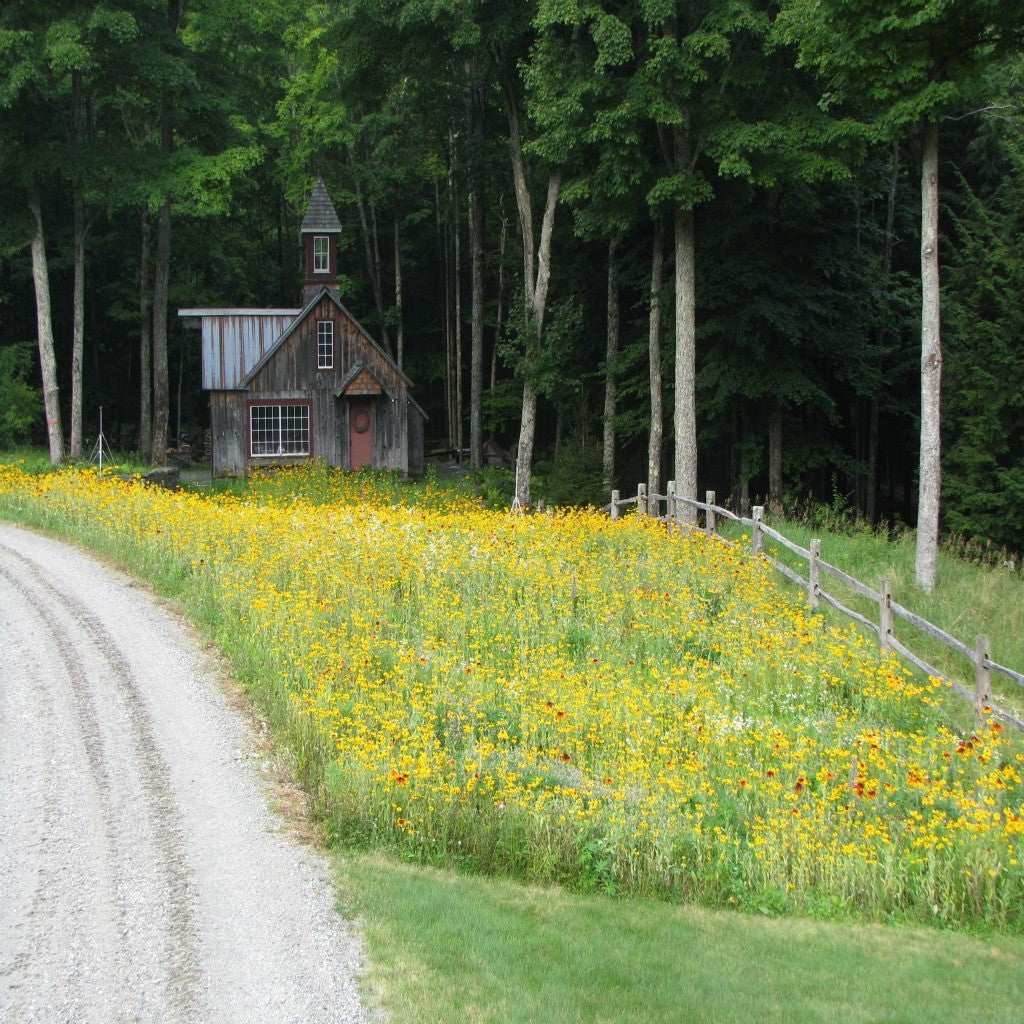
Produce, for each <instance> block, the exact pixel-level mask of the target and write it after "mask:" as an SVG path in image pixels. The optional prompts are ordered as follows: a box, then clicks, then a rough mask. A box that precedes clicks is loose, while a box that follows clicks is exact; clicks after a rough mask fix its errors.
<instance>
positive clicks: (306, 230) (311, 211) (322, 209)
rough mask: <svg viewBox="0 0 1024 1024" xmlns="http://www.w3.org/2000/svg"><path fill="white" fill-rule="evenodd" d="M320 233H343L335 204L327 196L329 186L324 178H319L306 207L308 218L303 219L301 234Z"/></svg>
mask: <svg viewBox="0 0 1024 1024" xmlns="http://www.w3.org/2000/svg"><path fill="white" fill-rule="evenodd" d="M320 231H332V232H333V231H337V232H340V231H341V221H340V220H338V213H337V211H336V210H335V209H334V203H332V202H331V197H330V196H329V195H328V194H327V186H326V185H325V184H324V179H323V178H317V179H316V184H315V185H314V186H313V195H312V196H311V197H310V199H309V206H308V207H306V216H305V217H303V218H302V227H301V228H300V229H299V234H302V235H306V234H310V233H313V232H320Z"/></svg>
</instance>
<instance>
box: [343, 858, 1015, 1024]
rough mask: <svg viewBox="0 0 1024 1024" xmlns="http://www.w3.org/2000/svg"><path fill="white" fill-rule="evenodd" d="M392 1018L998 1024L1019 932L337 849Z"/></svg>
mask: <svg viewBox="0 0 1024 1024" xmlns="http://www.w3.org/2000/svg"><path fill="white" fill-rule="evenodd" d="M337 865H338V874H339V877H340V879H341V886H342V892H343V903H344V905H345V907H346V909H347V910H348V911H349V912H350V913H351V912H355V913H356V914H357V915H358V916H359V917H360V918H361V919H362V930H363V934H364V937H365V940H366V943H367V951H368V954H369V961H370V968H369V973H368V977H367V983H368V989H369V991H370V992H371V993H372V997H373V998H374V999H375V1000H376V1001H379V1003H380V1004H381V1005H382V1006H383V1008H384V1009H385V1010H386V1011H387V1012H388V1013H389V1014H390V1019H391V1020H392V1021H393V1022H394V1024H405V1022H409V1024H411V1022H416V1024H435V1022H436V1024H441V1022H445V1024H449V1022H451V1024H456V1022H467V1024H468V1022H472V1024H491V1022H493V1024H575V1022H579V1024H583V1022H595V1024H596V1022H600V1024H619V1022H622V1024H627V1022H628V1024H639V1022H643V1024H662V1022H664V1024H668V1022H673V1024H684V1022H686V1024H690V1022H694V1024H696V1022H705V1021H706V1022H714V1024H733V1022H735V1024H750V1022H757V1024H769V1022H775V1021H777V1022H779V1024H804V1022H806V1024H826V1022H833V1021H834V1022H836V1024H860V1022H864V1024H867V1022H882V1021H885V1022H891V1024H896V1022H906V1024H930V1022H934V1024H956V1022H960V1021H962V1022H965V1024H966V1022H971V1024H990V1022H991V1024H996V1022H1005V1024H1010V1022H1014V1024H1016V1022H1019V1021H1020V1020H1021V1013H1022V1010H1021V1003H1020V979H1021V978H1022V977H1024V942H1022V941H1021V940H1020V939H1013V938H1007V937H1000V938H986V939H978V938H972V937H970V936H965V935H957V934H950V933H944V932H937V931H931V930H927V931H923V930H913V929H909V928H893V927H883V926H873V925H839V924H828V923H821V922H817V921H814V922H810V921H805V920H800V919H793V918H787V919H769V918H764V917H757V916H753V917H751V916H747V915H743V914H738V913H729V912H712V911H705V910H699V909H695V908H690V907H681V906H672V905H668V904H665V903H660V902H653V901H652V902H648V901H644V900H613V899H609V898H606V897H594V896H590V897H587V896H578V895H572V894H569V893H566V892H564V891H562V890H559V889H542V888H535V887H527V886H522V885H517V884H515V883H512V882H509V881H504V880H494V879H485V878H479V877H467V876H463V875H459V874H454V873H450V872H442V871H438V870H434V869H429V868H423V867H416V866H411V865H407V864H402V863H398V862H396V861H394V860H391V859H388V858H386V857H384V856H381V855H377V854H365V855H340V856H339V857H338V859H337Z"/></svg>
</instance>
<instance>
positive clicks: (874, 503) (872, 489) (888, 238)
mask: <svg viewBox="0 0 1024 1024" xmlns="http://www.w3.org/2000/svg"><path fill="white" fill-rule="evenodd" d="M899 177H900V143H899V140H898V139H894V140H893V144H892V173H891V175H890V176H889V197H888V200H887V203H886V210H885V255H884V257H883V261H882V267H883V271H884V278H883V282H884V288H885V298H886V302H885V308H884V310H883V325H882V328H881V330H880V331H879V332H878V347H879V349H880V352H879V357H880V359H881V361H882V370H883V371H884V370H885V356H886V351H887V347H888V346H887V344H886V342H887V339H888V331H887V329H886V326H885V321H886V320H887V319H888V317H889V314H890V309H889V301H888V299H889V292H890V280H889V277H890V274H891V273H892V250H893V245H894V242H895V237H896V186H897V185H898V184H899ZM879 390H880V388H876V389H875V391H874V393H873V394H872V395H871V411H870V414H869V422H868V482H867V497H866V501H865V505H866V509H865V514H866V515H867V519H868V522H869V523H870V524H871V525H872V526H874V525H875V523H876V522H877V520H878V413H879V400H878V392H879Z"/></svg>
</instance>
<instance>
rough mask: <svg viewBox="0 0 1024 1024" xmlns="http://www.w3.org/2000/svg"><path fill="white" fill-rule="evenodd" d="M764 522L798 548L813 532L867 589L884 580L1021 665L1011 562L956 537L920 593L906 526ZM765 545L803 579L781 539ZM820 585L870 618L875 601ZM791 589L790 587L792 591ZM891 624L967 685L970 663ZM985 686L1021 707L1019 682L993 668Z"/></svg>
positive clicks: (902, 599)
mask: <svg viewBox="0 0 1024 1024" xmlns="http://www.w3.org/2000/svg"><path fill="white" fill-rule="evenodd" d="M771 525H772V526H774V527H775V529H776V530H778V531H779V532H780V533H782V534H783V535H784V536H786V537H788V538H789V539H790V540H792V541H793V542H794V543H796V544H799V545H800V546H801V547H804V548H809V547H810V543H811V540H812V539H814V538H818V539H821V540H822V558H823V559H824V560H825V561H827V562H831V563H832V564H833V565H835V566H837V567H838V568H840V569H843V570H844V571H845V572H847V573H849V574H850V575H851V576H854V577H855V578H856V579H859V580H860V581H861V582H862V583H864V584H866V585H867V586H869V587H871V588H873V589H878V588H879V586H880V585H881V582H882V581H883V580H888V581H889V583H890V585H891V587H892V594H893V598H894V599H895V600H896V601H898V602H899V603H900V604H902V605H903V606H904V607H906V608H909V609H910V610H911V611H913V612H916V613H917V614H918V615H920V616H922V617H923V618H925V619H928V620H929V621H930V622H932V623H934V624H935V625H937V626H940V627H941V628H943V629H945V630H946V632H948V633H951V634H952V635H953V636H955V637H957V638H958V639H960V640H962V641H963V642H964V643H966V644H968V645H969V646H973V645H974V641H975V637H977V636H978V635H981V634H984V635H986V636H988V637H989V638H990V640H991V649H992V657H993V658H994V660H996V661H997V662H999V663H1000V664H1003V665H1006V666H1008V667H1010V668H1013V669H1016V670H1017V671H1018V672H1019V671H1024V577H1022V575H1021V573H1020V572H1019V571H1018V569H1017V568H1016V563H1009V565H1004V563H1003V560H1002V559H1000V558H995V559H988V558H981V557H978V556H977V554H976V552H975V551H974V549H973V548H970V547H967V548H965V547H964V545H963V544H956V545H953V546H951V547H947V548H944V549H943V550H940V552H939V559H938V574H937V575H938V584H937V586H936V588H935V590H934V591H932V592H931V593H926V592H924V591H922V590H920V589H919V588H918V587H917V586H916V585H915V582H914V558H915V535H914V533H913V531H900V532H898V533H896V534H895V535H894V536H893V537H892V538H891V539H890V538H889V537H887V536H886V535H885V534H880V533H877V532H875V531H872V530H870V529H868V528H867V527H865V526H863V525H858V524H849V525H848V526H846V527H845V528H843V529H839V530H837V531H835V532H827V531H826V530H823V529H822V528H821V525H820V524H809V523H807V522H806V521H804V520H794V519H783V520H780V521H773V522H772V523H771ZM748 532H749V531H748ZM739 533H740V531H739V530H738V529H736V528H735V527H732V528H731V529H729V530H728V531H727V535H728V536H731V537H732V538H733V539H734V540H735V539H737V538H738V536H739ZM765 551H766V552H767V553H768V554H770V555H771V556H772V557H774V558H776V559H778V560H780V561H782V562H784V563H785V564H787V565H789V566H790V567H791V568H793V569H795V570H796V571H797V572H799V573H800V574H801V575H802V576H803V577H805V578H806V576H807V562H806V561H804V560H802V559H800V558H798V557H797V556H796V555H794V554H793V553H792V552H790V551H788V550H787V549H786V548H784V547H783V546H782V545H780V544H778V543H776V542H775V541H773V540H772V539H771V538H766V539H765ZM964 552H968V553H971V555H972V557H971V558H970V559H968V558H964V557H961V556H960V555H961V554H962V553H964ZM821 586H822V588H823V589H825V590H827V591H829V592H830V593H832V594H834V595H835V596H836V597H837V598H838V599H839V600H840V601H842V602H843V604H845V605H847V606H848V607H850V608H853V609H854V610H855V611H859V612H860V613H861V614H862V615H865V616H866V617H868V618H869V619H871V620H872V621H874V622H877V621H878V606H877V605H876V604H873V603H871V602H870V601H866V600H865V599H863V598H861V597H859V596H858V595H857V594H855V593H853V592H852V591H850V590H849V589H848V588H847V587H845V586H844V585H843V584H842V583H840V582H839V581H838V580H836V579H835V578H833V577H832V576H829V575H827V574H825V573H822V577H821ZM795 590H796V588H795V587H792V592H795ZM823 607H824V606H823ZM824 614H827V615H828V616H829V617H830V620H831V621H835V622H842V621H848V620H844V619H842V618H840V616H839V613H833V612H831V611H830V610H825V612H824ZM895 631H896V635H897V637H898V638H899V639H900V640H901V641H902V642H903V643H904V644H905V645H906V646H908V647H909V648H910V649H911V650H913V651H914V652H915V653H917V654H918V655H919V656H920V657H922V658H924V659H925V660H926V661H928V662H929V663H930V664H932V665H933V666H935V668H937V669H938V670H939V671H940V672H942V673H943V674H944V675H946V676H947V677H948V678H950V679H955V680H958V681H961V682H964V683H966V684H967V685H968V686H973V681H974V676H973V666H972V664H971V663H970V662H969V661H967V659H965V658H964V657H963V656H962V655H960V654H958V653H957V652H955V651H953V650H951V649H950V648H949V647H947V646H946V645H944V644H943V643H941V642H940V641H938V640H935V639H933V638H932V637H930V636H928V634H926V633H923V632H922V631H920V630H918V629H917V628H916V627H914V626H912V625H911V624H909V623H907V622H904V621H903V620H900V619H897V620H896V622H895ZM991 692H992V694H993V699H994V700H998V702H999V703H1000V704H1002V705H1003V706H1005V707H1006V708H1007V709H1008V710H1010V711H1012V712H1014V713H1016V714H1017V715H1018V716H1020V715H1021V714H1024V689H1022V688H1021V687H1020V686H1018V685H1017V684H1015V683H1013V682H1012V681H1010V680H1008V679H1006V678H1005V677H1004V676H1000V675H998V674H997V673H993V674H992V691H991ZM969 714H970V709H969V706H968V705H967V704H966V703H965V704H964V705H963V707H962V709H961V711H960V713H959V714H957V715H956V716H955V718H956V721H957V723H958V724H961V725H963V724H964V723H966V722H967V721H968V717H969Z"/></svg>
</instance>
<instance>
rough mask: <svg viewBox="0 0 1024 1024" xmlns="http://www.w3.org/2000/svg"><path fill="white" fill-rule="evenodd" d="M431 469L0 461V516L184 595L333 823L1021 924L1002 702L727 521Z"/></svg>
mask: <svg viewBox="0 0 1024 1024" xmlns="http://www.w3.org/2000/svg"><path fill="white" fill-rule="evenodd" d="M417 493H418V492H417V490H416V488H413V487H410V486H409V485H406V484H398V483H397V482H395V481H393V480H390V479H382V478H379V477H377V476H374V475H372V474H355V475H344V474H338V473H333V472H330V471H327V470H325V469H323V468H322V467H314V468H313V469H307V470H303V471H299V472H294V473H288V474H280V475H275V476H266V477H258V478H256V479H254V480H253V481H251V483H250V484H249V485H248V486H246V485H243V484H236V485H234V489H233V492H232V493H230V494H223V493H222V494H220V495H199V494H188V493H171V492H167V491H162V490H159V489H154V488H150V487H147V486H144V485H141V484H139V483H131V482H129V483H125V482H122V481H118V480H108V481H100V480H98V479H97V478H96V476H95V474H94V473H89V472H65V473H59V474H53V475H49V476H45V477H38V476H30V475H27V474H25V473H23V472H21V471H18V470H10V469H8V470H0V512H2V513H3V514H5V515H7V516H8V517H11V518H17V519H20V520H21V521H24V522H30V523H33V524H36V525H42V526H45V527H46V528H48V529H52V530H55V531H58V532H64V533H66V534H69V535H72V536H75V537H76V538H78V539H80V540H82V541H84V542H87V543H90V544H92V545H94V546H97V547H100V548H101V549H102V550H105V551H106V552H107V553H108V554H111V555H113V556H114V557H116V558H118V559H120V560H122V561H124V562H125V563H128V564H131V565H132V567H133V568H134V569H136V571H140V572H142V573H144V574H147V575H149V576H150V577H151V578H154V579H156V580H157V581H158V582H159V583H160V585H161V586H163V587H164V588H166V589H168V590H169V591H171V592H172V593H175V594H176V595H177V596H178V597H179V599H180V600H182V601H183V602H185V603H186V604H187V605H188V606H189V607H190V608H191V609H192V610H193V612H194V613H195V614H196V615H197V616H198V617H200V618H201V620H202V621H203V622H204V623H205V624H206V627H207V628H208V629H209V630H210V631H211V632H212V633H213V634H214V635H215V637H216V639H217V640H218V642H219V643H220V644H221V645H222V646H223V647H224V648H225V649H226V650H227V652H228V653H229V655H230V656H231V657H232V658H233V659H234V661H235V663H236V665H237V666H238V668H239V671H240V674H241V675H242V677H243V680H244V681H246V682H247V683H248V685H249V686H250V688H251V690H252V692H253V693H254V694H255V696H256V698H257V700H258V701H259V702H260V703H261V704H262V705H263V707H264V709H265V711H266V713H267V714H268V716H269V717H270V718H271V719H272V720H273V721H274V722H275V723H276V725H277V726H278V728H279V729H280V730H281V731H282V732H283V733H284V734H285V735H286V736H287V737H288V741H289V743H290V744H291V746H292V748H293V749H294V750H295V751H296V753H297V756H298V759H299V762H300V765H301V767H302V770H303V771H304V772H305V774H306V778H307V781H308V783H309V785H310V787H311V788H312V789H313V791H314V792H315V794H316V797H317V801H318V805H319V807H320V810H321V813H322V814H323V815H324V817H325V820H326V821H327V822H328V824H329V827H330V829H331V830H332V832H333V834H334V835H335V837H336V838H338V839H339V840H340V841H344V842H347V843H353V844H357V845H361V846H366V845H369V846H385V847H388V848H390V849H393V850H396V851H398V852H399V853H400V854H401V855H402V856H406V857H411V858H415V859H418V860H421V861H425V862H428V863H435V864H461V865H466V866H470V867H473V868H475V869H481V870H485V871H490V872H500V873H504V874H511V875H515V876H518V877H521V878H526V879H530V880H535V881H559V882H563V883H565V884H567V885H570V886H572V887H574V888H576V889H579V890H583V891H593V890H601V891H604V892H609V893H614V892H622V891H630V892H636V893H651V894H657V895H661V896H667V897H669V898H672V899H679V898H685V899H689V900H696V901H700V902H704V903H708V904H715V905H725V906H739V907H745V908H748V909H756V910H759V911H761V912H763V913H766V914H775V913H779V912H782V911H792V910H800V911H802V912H808V913H813V914H817V915H821V916H827V917H845V916H861V917H870V918H886V919H892V918H913V919H917V920H938V921H942V922H945V923H950V924H969V925H972V926H980V925H983V926H986V927H996V928H1003V929H1019V928H1020V927H1021V926H1022V924H1024V906H1022V901H1021V900H1020V892H1021V887H1022V884H1024V871H1022V867H1021V862H1020V852H1021V851H1020V843H1021V835H1022V834H1024V782H1022V779H1021V773H1022V772H1024V751H1022V747H1021V743H1020V740H1019V738H1017V737H1013V736H1009V735H1008V734H1007V733H1006V731H1004V730H1001V729H1000V728H999V726H998V723H995V722H986V723H984V726H983V728H981V729H980V730H978V731H976V732H971V731H969V730H964V731H958V730H957V729H955V728H953V727H951V725H950V722H951V717H950V711H949V710H948V704H947V701H946V699H945V695H944V694H943V692H942V691H941V690H940V689H939V688H937V687H936V686H935V685H933V684H930V683H928V682H927V681H922V680H917V679H915V678H913V677H912V676H911V675H910V674H909V673H907V672H905V671H903V670H902V669H901V668H900V667H899V666H898V665H897V664H896V663H895V662H894V661H892V660H889V659H882V658H880V657H879V656H878V655H877V653H876V652H875V651H874V650H873V649H872V645H871V644H870V643H868V642H867V641H865V640H864V639H863V638H862V637H860V636H858V635H857V634H856V633H855V632H853V631H850V630H845V631H839V630H836V629H834V628H832V627H830V626H829V625H828V624H827V623H826V622H824V621H823V620H822V618H821V617H820V616H816V615H811V614H809V613H808V612H807V611H806V609H805V608H803V607H802V604H801V602H800V601H799V600H794V599H792V598H791V597H789V596H787V595H786V594H785V593H784V592H783V591H782V590H781V589H780V587H779V585H778V582H777V579H776V577H775V576H774V574H773V573H772V572H771V571H770V570H769V569H768V568H767V567H766V566H765V565H764V564H763V563H761V562H759V561H757V560H751V559H748V558H746V557H744V556H742V555H740V554H738V553H737V552H735V551H734V550H732V549H730V548H728V547H727V546H725V545H723V544H722V543H721V542H719V541H716V540H709V539H707V538H704V537H702V536H700V535H695V536H688V535H672V536H670V535H668V534H666V532H665V531H664V529H663V528H661V527H660V526H658V525H657V524H654V523H652V522H650V521H646V520H643V519H640V518H637V517H629V518H627V519H625V520H622V521H619V522H615V523H612V522H609V521H608V520H607V518H603V517H600V516H597V515H594V514H592V513H586V512H573V513H566V514H556V515H550V516H530V517H519V516H516V517H510V516H509V515H508V514H504V513H503V514H496V513H491V512H487V511H485V510H482V509H481V508H480V507H479V505H478V503H477V502H476V501H475V500H474V499H472V498H471V497H469V496H467V495H465V494H461V493H459V492H457V491H453V490H451V489H448V488H445V487H440V486H438V485H428V486H427V487H426V488H424V489H423V490H422V491H421V492H419V493H420V495H421V496H422V498H423V502H424V503H420V502H418V501H416V500H415V497H416V495H417ZM305 494H309V495H310V496H311V497H310V498H307V497H305V496H304V495H305Z"/></svg>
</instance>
